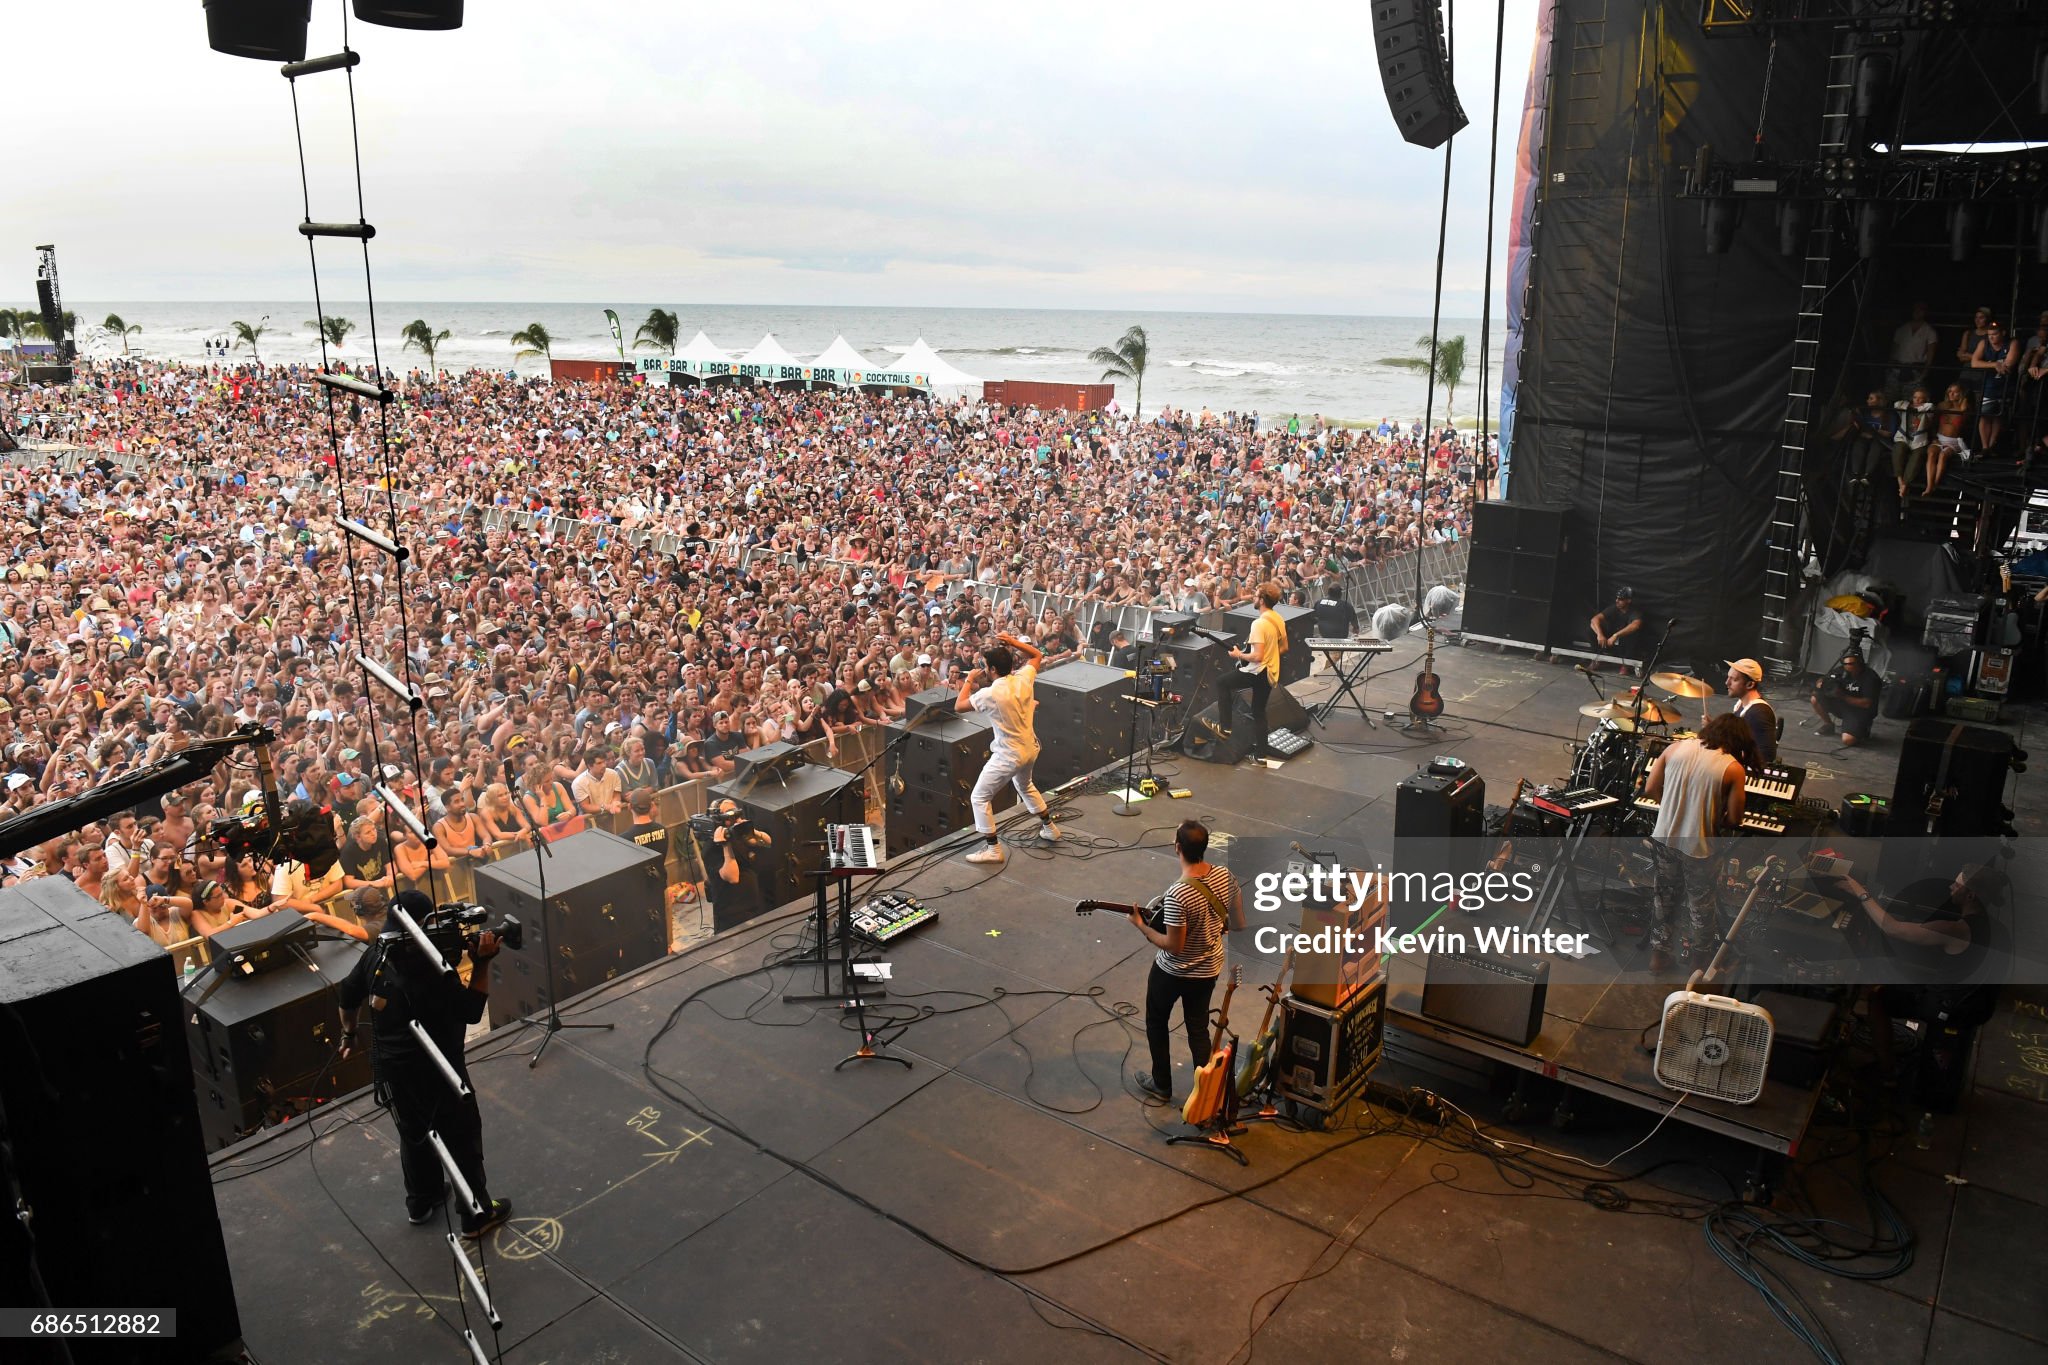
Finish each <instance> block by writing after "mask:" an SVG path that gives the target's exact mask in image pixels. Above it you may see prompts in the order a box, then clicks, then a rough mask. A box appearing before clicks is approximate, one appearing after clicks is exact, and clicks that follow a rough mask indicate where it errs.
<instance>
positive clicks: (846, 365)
mask: <svg viewBox="0 0 2048 1365" xmlns="http://www.w3.org/2000/svg"><path fill="white" fill-rule="evenodd" d="M874 368H875V367H874V366H873V365H871V364H869V363H868V360H867V357H866V356H863V355H862V354H861V353H860V352H859V351H856V350H854V349H853V347H851V346H849V345H847V344H846V338H845V337H833V338H832V344H831V345H830V346H827V347H826V348H825V350H824V353H823V354H822V355H820V356H819V357H818V358H817V359H816V360H813V361H812V362H811V369H812V370H813V371H817V370H836V371H839V372H840V373H841V374H843V375H845V376H847V377H846V378H844V379H840V380H838V381H836V382H838V383H842V384H847V383H852V384H858V383H859V382H860V380H859V379H857V378H854V377H853V376H856V375H865V374H866V373H867V372H868V371H869V370H872V369H874Z"/></svg>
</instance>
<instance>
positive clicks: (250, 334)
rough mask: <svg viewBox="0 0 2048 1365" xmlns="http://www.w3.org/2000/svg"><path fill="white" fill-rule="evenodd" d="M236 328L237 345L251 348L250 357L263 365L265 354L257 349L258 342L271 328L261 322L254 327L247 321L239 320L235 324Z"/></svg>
mask: <svg viewBox="0 0 2048 1365" xmlns="http://www.w3.org/2000/svg"><path fill="white" fill-rule="evenodd" d="M234 328H235V345H237V346H247V347H248V348H249V357H250V359H252V360H254V361H255V362H256V363H257V364H258V365H261V364H262V363H263V356H262V355H261V354H260V353H259V352H258V351H257V349H256V343H257V341H258V340H260V339H261V338H262V336H263V334H264V333H265V332H267V331H269V330H270V329H269V328H268V327H265V326H264V325H263V324H262V323H260V322H259V323H257V324H256V325H254V326H253V327H252V326H250V325H249V324H248V323H246V322H237V323H235V324H234Z"/></svg>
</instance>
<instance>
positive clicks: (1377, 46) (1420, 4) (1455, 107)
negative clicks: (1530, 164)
mask: <svg viewBox="0 0 2048 1365" xmlns="http://www.w3.org/2000/svg"><path fill="white" fill-rule="evenodd" d="M1372 38H1373V48H1374V51H1375V55H1376V58H1377V60H1378V62H1379V68H1380V83H1381V84H1382V85H1383V86H1385V87H1386V92H1387V108H1388V109H1389V110H1391V111H1392V113H1393V115H1394V126H1395V127H1396V128H1398V129H1399V130H1400V133H1401V137H1402V140H1404V141H1406V142H1412V143H1414V144H1415V145H1416V146H1418V147H1441V146H1443V145H1444V144H1445V143H1446V142H1449V141H1450V140H1451V136H1452V134H1454V133H1456V132H1457V131H1458V130H1459V129H1460V128H1463V127H1464V126H1465V124H1466V123H1467V122H1468V120H1467V119H1466V118H1465V111H1464V109H1463V108H1462V107H1460V105H1459V104H1458V91H1457V88H1456V87H1455V86H1453V85H1452V84H1451V58H1450V50H1449V48H1448V47H1446V46H1445V43H1444V20H1443V11H1442V10H1441V9H1440V8H1439V7H1438V5H1437V0H1373V7H1372Z"/></svg>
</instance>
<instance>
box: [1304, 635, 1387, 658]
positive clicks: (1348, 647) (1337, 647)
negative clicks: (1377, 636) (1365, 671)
mask: <svg viewBox="0 0 2048 1365" xmlns="http://www.w3.org/2000/svg"><path fill="white" fill-rule="evenodd" d="M1308 647H1309V648H1310V649H1312V650H1314V651H1316V652H1317V653H1318V654H1386V653H1389V652H1391V651H1392V650H1393V648H1394V647H1393V646H1392V645H1390V644H1387V643H1386V642H1384V641H1381V640H1346V639H1341V638H1332V637H1330V636H1324V635H1311V636H1309V638H1308Z"/></svg>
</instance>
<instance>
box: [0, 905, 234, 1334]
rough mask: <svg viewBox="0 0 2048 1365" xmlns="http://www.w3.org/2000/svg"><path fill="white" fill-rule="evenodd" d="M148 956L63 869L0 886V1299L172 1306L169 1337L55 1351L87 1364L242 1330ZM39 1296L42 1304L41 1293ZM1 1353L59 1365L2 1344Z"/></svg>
mask: <svg viewBox="0 0 2048 1365" xmlns="http://www.w3.org/2000/svg"><path fill="white" fill-rule="evenodd" d="M182 1014H183V1010H182V1009H181V1007H180V1003H179V1000H178V982H177V974H176V972H175V971H174V970H173V968H172V965H171V959H170V956H169V955H168V954H166V953H165V952H164V950H163V949H162V948H160V947H158V946H157V945H156V944H154V943H152V942H150V940H148V939H147V938H145V937H143V936H142V935H141V934H138V933H136V932H135V927H134V925H132V924H130V923H129V922H128V921H127V920H126V919H123V918H122V917H121V916H119V915H116V914H113V913H112V912H110V911H108V910H107V909H106V907H104V906H102V905H101V904H100V903H99V902H98V901H96V900H94V899H93V898H92V897H90V896H88V895H86V894H85V893H84V892H83V891H80V890H79V889H78V888H77V887H76V886H74V885H72V883H71V882H70V881H69V880H67V879H65V878H63V877H37V878H33V879H31V880H29V881H26V882H23V883H21V884H20V885H18V886H13V887H9V888H7V889H5V890H0V1124H4V1127H5V1131H6V1135H7V1144H8V1151H7V1154H6V1165H7V1169H8V1175H9V1177H10V1178H11V1180H12V1182H13V1184H14V1186H15V1188H14V1189H13V1190H11V1191H10V1192H9V1194H8V1201H9V1203H10V1204H11V1203H12V1202H13V1201H14V1200H15V1199H16V1198H17V1197H18V1198H19V1199H20V1200H21V1202H22V1204H23V1205H24V1206H25V1207H27V1208H29V1209H33V1210H34V1214H35V1221H34V1237H35V1243H34V1253H35V1269H36V1271H37V1272H39V1273H40V1275H41V1278H42V1282H43V1293H38V1292H37V1291H36V1290H35V1289H34V1288H32V1287H31V1283H32V1282H31V1279H30V1263H29V1250H30V1247H29V1243H28V1240H27V1237H26V1235H25V1233H24V1229H23V1227H22V1225H21V1223H20V1222H19V1221H18V1220H16V1219H15V1218H14V1217H13V1216H12V1210H11V1209H10V1211H9V1216H7V1217H6V1218H0V1304H9V1305H14V1306H16V1307H20V1306H23V1305H28V1304H34V1303H38V1302H45V1301H47V1302H49V1303H53V1304H56V1305H57V1306H59V1307H61V1308H119V1307H123V1306H132V1307H137V1308H143V1307H147V1308H175V1309H176V1310H177V1313H178V1334H177V1336H176V1338H175V1339H153V1340H147V1341H144V1340H140V1339H137V1340H130V1341H119V1342H115V1341H104V1342H88V1341H83V1340H74V1341H72V1342H70V1343H69V1345H70V1355H69V1356H68V1357H62V1358H68V1359H72V1360H76V1361H79V1362H87V1361H123V1362H126V1361H142V1360H148V1361H173V1362H198V1361H202V1360H208V1359H211V1358H213V1357H214V1356H215V1355H216V1353H219V1352H223V1351H225V1350H227V1349H228V1348H229V1347H232V1346H234V1345H235V1344H236V1343H237V1342H238V1341H239V1339H240V1337H241V1334H242V1325H241V1319H240V1317H239V1316H238V1315H237V1313H236V1309H235V1292H234V1282H233V1279H232V1277H231V1276H230V1274H229V1271H228V1255H227V1245H226V1242H225V1240H224V1238H223V1235H222V1232H221V1226H220V1214H219V1212H218V1210H217V1209H216V1208H215V1206H214V1202H213V1185H212V1184H211V1182H210V1180H209V1177H208V1173H207V1169H206V1148H205V1144H204V1143H203V1142H202V1140H201V1137H200V1130H199V1116H198V1111H197V1109H196V1108H195V1107H194V1105H193V1102H192V1070H191V1063H190V1061H189V1059H188V1058H187V1057H186V1052H185V1038H184V1029H183V1027H182V1026H181V1024H180V1022H179V1021H180V1018H181V1016H182ZM44 1294H47V1299H45V1298H44ZM0 1356H5V1358H6V1359H7V1360H9V1361H18V1362H22V1365H43V1363H44V1362H54V1361H56V1360H58V1359H60V1356H59V1354H58V1350H57V1348H56V1347H55V1346H54V1345H53V1344H52V1343H50V1342H48V1341H26V1340H24V1341H16V1342H15V1343H14V1345H13V1346H11V1347H8V1348H6V1349H5V1350H4V1351H0Z"/></svg>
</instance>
